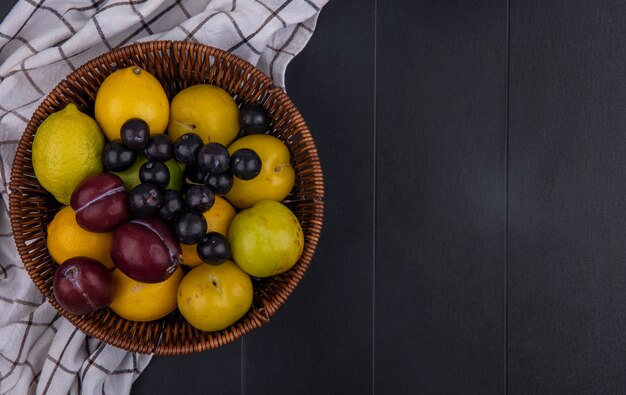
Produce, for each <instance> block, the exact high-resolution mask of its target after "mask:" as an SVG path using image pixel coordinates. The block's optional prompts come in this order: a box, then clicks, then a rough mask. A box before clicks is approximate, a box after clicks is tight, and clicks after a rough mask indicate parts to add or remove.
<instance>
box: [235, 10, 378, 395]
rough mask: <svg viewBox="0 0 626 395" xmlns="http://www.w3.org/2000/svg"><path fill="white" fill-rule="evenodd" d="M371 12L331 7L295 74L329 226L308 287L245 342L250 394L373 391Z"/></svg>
mask: <svg viewBox="0 0 626 395" xmlns="http://www.w3.org/2000/svg"><path fill="white" fill-rule="evenodd" d="M373 5H374V2H373V1H367V2H364V1H361V0H344V1H331V2H329V3H328V5H327V6H326V7H324V9H323V11H322V13H321V15H320V19H319V22H318V27H317V29H316V31H315V34H314V35H313V38H312V40H311V41H310V42H309V44H308V45H307V47H306V48H305V49H304V51H303V52H302V53H301V54H299V55H298V56H297V57H296V58H295V59H294V61H293V63H292V65H291V66H290V68H289V70H288V72H287V90H288V93H289V95H290V97H291V98H292V99H293V100H294V102H295V103H297V106H298V108H299V110H300V111H301V113H302V114H303V116H304V118H305V119H306V120H307V123H308V126H309V128H310V129H311V132H312V133H313V135H314V136H315V141H316V144H317V146H318V149H319V152H320V158H321V161H322V166H323V168H324V177H325V184H326V199H325V200H326V212H325V216H324V220H325V221H324V229H323V232H322V238H321V240H320V244H319V246H318V249H317V251H316V255H315V258H314V260H313V262H312V264H311V266H310V268H309V270H308V272H307V275H306V277H305V278H304V280H303V282H302V283H301V284H300V286H299V287H298V289H297V290H296V292H295V293H294V295H293V296H292V297H291V298H290V299H289V300H288V301H287V303H286V304H285V305H284V306H283V307H281V310H279V311H278V313H277V314H276V316H275V317H273V318H272V320H271V322H270V323H269V325H267V326H266V327H263V328H261V329H260V330H258V331H255V332H253V333H251V334H250V336H246V338H245V340H244V342H245V343H244V344H245V379H244V381H245V393H248V394H277V395H278V394H340V393H344V394H349V393H353V394H367V393H371V391H372V388H371V383H372V380H371V374H372V313H371V312H372V243H373V232H372V227H373V188H372V183H373V178H374V163H373V160H372V158H373V153H374V7H373ZM346 15H350V19H351V20H352V22H353V23H345V17H346Z"/></svg>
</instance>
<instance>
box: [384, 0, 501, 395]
mask: <svg viewBox="0 0 626 395" xmlns="http://www.w3.org/2000/svg"><path fill="white" fill-rule="evenodd" d="M506 7H507V4H506V1H501V0H500V1H495V0H494V1H478V2H477V1H474V2H460V1H457V2H441V1H413V2H409V1H405V2H402V3H401V4H399V3H397V2H383V1H379V2H378V11H377V14H378V18H377V62H376V65H377V110H376V118H377V122H376V126H377V136H376V142H377V144H376V147H377V155H376V180H377V187H376V255H375V257H376V263H375V265H376V284H375V287H376V293H375V327H376V328H375V361H376V364H375V369H376V370H375V372H376V376H375V390H376V393H379V394H392V393H398V394H409V393H412V394H419V393H425V394H430V393H438V394H439V393H468V394H472V393H474V394H479V393H480V394H492V393H502V392H503V390H504V373H505V363H504V356H505V353H504V349H505V348H504V331H505V320H504V306H505V303H504V278H505V266H504V253H505V209H506V208H505V174H506V169H505V166H506V161H505V157H506V88H507V83H506V78H507V8H506Z"/></svg>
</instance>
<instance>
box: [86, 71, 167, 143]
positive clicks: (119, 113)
mask: <svg viewBox="0 0 626 395" xmlns="http://www.w3.org/2000/svg"><path fill="white" fill-rule="evenodd" d="M169 111H170V110H169V101H168V100H167V95H166V94H165V91H164V90H163V86H161V83H160V82H159V81H158V80H157V79H156V78H155V77H154V76H153V75H152V74H150V73H149V72H147V71H145V70H144V69H142V68H141V67H139V66H131V67H127V68H125V69H121V70H117V71H114V72H113V73H112V74H110V75H109V76H108V77H107V78H105V80H104V81H103V82H102V85H100V88H99V89H98V93H97V94H96V104H95V113H96V121H98V124H100V127H101V128H102V130H103V131H104V134H105V136H106V137H107V138H108V139H109V140H116V139H119V138H120V129H121V128H122V125H123V124H124V122H126V121H128V120H129V119H131V118H140V119H143V120H144V121H146V122H147V123H148V126H149V127H150V134H155V133H163V132H164V131H165V128H167V122H168V120H169Z"/></svg>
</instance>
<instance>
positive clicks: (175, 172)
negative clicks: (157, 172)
mask: <svg viewBox="0 0 626 395" xmlns="http://www.w3.org/2000/svg"><path fill="white" fill-rule="evenodd" d="M147 161H148V158H146V156H145V155H144V154H143V153H139V154H138V155H137V160H136V161H135V163H134V164H133V165H132V166H130V167H129V168H128V169H126V170H124V171H118V172H112V173H113V174H116V175H118V176H119V177H120V178H121V179H122V181H123V182H124V188H125V189H126V190H127V191H130V190H132V189H133V188H134V187H136V186H137V185H139V184H140V183H141V180H140V179H139V168H140V167H141V165H143V164H144V163H146V162H147ZM165 165H166V166H167V168H168V169H169V171H170V183H169V184H167V188H166V189H175V190H177V191H180V189H181V188H182V186H183V171H184V170H185V167H184V166H185V165H184V164H182V163H178V162H177V161H176V160H175V159H170V160H168V161H167V162H165Z"/></svg>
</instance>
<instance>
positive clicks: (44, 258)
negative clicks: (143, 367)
mask: <svg viewBox="0 0 626 395" xmlns="http://www.w3.org/2000/svg"><path fill="white" fill-rule="evenodd" d="M132 65H137V66H140V67H142V68H143V69H145V70H147V71H149V72H150V73H152V74H153V75H154V76H155V77H156V78H157V79H158V80H159V81H160V82H161V84H162V85H163V87H164V89H165V92H166V93H167V95H168V97H169V99H170V100H171V99H172V98H173V97H174V95H176V93H177V92H179V91H181V90H182V89H184V88H186V87H188V86H191V85H194V84H200V83H208V84H213V85H217V86H219V87H221V88H223V89H225V90H226V91H227V92H228V93H230V94H231V95H232V96H233V97H234V99H235V101H236V102H237V103H238V104H242V103H250V102H259V103H261V104H262V105H263V106H264V107H265V108H266V109H267V110H268V111H269V113H270V114H271V117H272V126H271V131H270V134H272V135H274V136H276V137H278V138H280V139H281V140H282V141H283V142H285V143H286V144H287V146H288V147H289V150H290V153H291V158H292V164H293V166H294V169H295V172H296V184H295V186H294V189H293V190H292V192H291V193H290V194H289V196H288V197H287V198H286V199H285V201H284V202H283V203H285V204H286V205H287V206H288V207H289V208H290V209H291V210H292V211H293V212H294V214H295V215H296V216H297V217H298V219H299V220H300V223H301V225H302V229H303V231H304V236H305V246H304V252H303V254H302V257H301V258H300V260H299V261H298V262H297V263H296V265H295V266H294V267H293V268H292V269H291V270H289V271H288V272H286V273H283V274H281V275H278V276H274V277H270V278H266V279H253V284H254V300H253V304H252V307H251V308H250V310H249V311H248V313H247V314H246V315H245V316H244V317H243V318H242V319H241V320H239V321H238V322H237V323H235V324H233V325H232V326H230V327H229V328H227V329H225V330H223V331H219V332H202V331H199V330H197V329H195V328H193V327H192V326H191V325H190V324H189V323H187V321H186V320H185V319H184V318H183V317H182V316H181V315H180V313H179V312H178V310H176V311H174V312H173V313H172V314H169V315H168V316H166V317H164V318H163V319H160V320H156V321H152V322H145V323H139V322H134V321H128V320H125V319H123V318H121V317H119V316H118V315H116V314H115V313H114V312H113V311H111V310H110V309H104V310H100V311H97V312H95V313H93V314H90V315H87V316H75V315H72V314H69V313H68V312H66V311H65V310H64V309H63V308H62V307H61V306H60V305H59V304H58V303H57V302H56V300H55V299H54V295H53V292H52V279H53V276H54V271H55V269H56V267H57V264H56V263H55V262H54V261H53V260H52V258H51V257H50V255H49V253H48V250H47V247H46V235H47V232H46V228H47V224H48V223H49V222H50V221H51V220H52V218H53V217H54V215H55V214H56V212H57V211H58V210H59V209H60V208H61V205H60V204H59V203H58V202H57V201H56V200H55V199H54V198H53V197H52V195H50V194H49V193H48V192H47V191H46V190H44V189H43V188H42V187H41V185H40V184H39V182H38V181H37V179H36V178H35V175H34V172H33V167H32V161H31V147H32V142H33V137H34V135H35V132H36V131H37V128H38V127H39V125H40V124H41V122H42V121H43V120H44V119H45V118H46V117H47V116H48V115H50V114H52V113H53V112H55V111H58V110H60V109H62V108H63V107H64V106H65V105H66V104H68V103H75V104H76V105H77V106H78V107H79V108H80V109H81V110H82V111H84V112H86V113H87V114H90V115H92V116H93V104H94V102H95V98H96V93H97V91H98V87H99V86H100V84H101V83H102V81H103V80H104V79H105V78H106V77H107V76H108V75H109V74H111V73H112V72H113V71H115V70H118V69H121V68H124V67H128V66H132ZM9 188H10V191H11V194H10V197H9V205H10V217H11V227H12V229H13V233H14V236H15V242H16V245H17V249H18V251H19V254H20V256H21V258H22V260H23V262H24V266H25V267H26V270H27V271H28V273H29V275H30V277H31V278H32V280H33V281H34V283H35V285H36V286H37V288H38V289H39V290H40V291H41V293H42V294H43V295H44V296H46V298H47V299H48V300H49V302H50V303H51V304H52V306H54V307H55V308H56V309H57V310H58V311H59V312H60V313H61V314H62V315H63V316H64V317H66V318H67V319H68V320H70V321H71V322H72V323H73V324H74V325H76V326H77V327H78V328H80V329H81V330H82V331H83V332H85V333H87V334H88V335H90V336H93V337H96V338H98V339H101V340H103V341H105V342H107V343H109V344H112V345H114V346H116V347H119V348H123V349H126V350H128V351H134V352H140V353H144V354H155V355H179V354H190V353H194V352H199V351H204V350H208V349H212V348H216V347H219V346H221V345H224V344H227V343H230V342H232V341H234V340H235V339H237V338H239V337H241V336H243V335H244V334H246V333H248V332H250V331H252V330H254V329H256V328H259V327H260V326H261V325H263V324H264V323H266V322H267V321H268V320H269V319H270V318H271V317H272V316H273V315H274V313H275V312H276V310H277V309H278V308H279V307H280V306H281V305H282V304H283V303H284V302H285V301H286V300H287V298H288V297H289V296H290V295H291V293H292V292H293V291H294V289H295V288H296V286H297V285H298V284H299V282H300V281H301V280H302V278H303V276H304V274H305V272H306V270H307V268H308V266H309V264H310V263H311V260H312V258H313V254H314V252H315V248H316V246H317V243H318V240H319V237H320V232H321V229H322V221H323V209H324V203H323V198H324V183H323V175H322V168H321V165H320V161H319V158H318V154H317V149H316V147H315V142H314V141H313V137H312V136H311V133H310V131H309V130H308V128H307V126H306V124H305V122H304V119H303V118H302V116H301V115H300V113H299V112H298V110H297V109H296V107H295V105H294V104H293V102H292V101H291V100H290V99H289V97H288V96H287V95H286V93H285V92H284V91H283V90H282V89H280V88H278V87H276V86H274V84H273V83H272V81H271V79H269V77H267V76H266V75H265V74H263V73H262V72H260V71H259V70H257V69H256V68H255V67H253V66H252V65H251V64H249V63H247V62H245V61H244V60H242V59H240V58H238V57H236V56H234V55H232V54H230V53H227V52H224V51H222V50H219V49H216V48H212V47H209V46H205V45H202V44H196V43H189V42H169V41H155V42H147V43H139V44H134V45H131V46H128V47H123V48H119V49H116V50H113V51H111V52H109V53H106V54H104V55H101V56H99V57H97V58H95V59H93V60H91V61H90V62H88V63H86V64H85V65H83V66H81V67H80V68H79V69H77V70H76V71H75V72H73V73H72V74H70V75H69V76H68V77H66V79H65V80H63V81H62V82H61V83H59V84H58V85H57V86H56V87H55V88H54V90H53V91H52V92H51V93H50V94H49V95H48V96H47V97H46V98H45V99H44V100H43V102H42V103H41V105H40V106H39V108H38V109H37V110H36V111H35V113H34V114H33V116H32V118H31V120H30V122H29V123H28V125H27V127H26V130H25V132H24V135H23V136H22V138H21V140H20V143H19V145H18V148H17V152H16V156H15V160H14V162H13V167H12V170H11V182H10V186H9Z"/></svg>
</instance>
